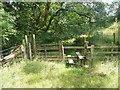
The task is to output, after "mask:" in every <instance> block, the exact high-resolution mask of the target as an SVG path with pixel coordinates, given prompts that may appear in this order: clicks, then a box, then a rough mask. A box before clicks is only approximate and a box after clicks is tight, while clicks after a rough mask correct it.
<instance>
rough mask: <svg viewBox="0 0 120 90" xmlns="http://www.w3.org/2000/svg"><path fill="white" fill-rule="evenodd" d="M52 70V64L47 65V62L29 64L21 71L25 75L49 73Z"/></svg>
mask: <svg viewBox="0 0 120 90" xmlns="http://www.w3.org/2000/svg"><path fill="white" fill-rule="evenodd" d="M53 68H54V64H49V63H48V62H39V61H34V62H31V63H30V62H29V63H27V64H26V65H25V66H24V67H23V71H24V72H25V73H26V74H30V73H32V74H36V73H41V72H42V71H46V72H47V71H50V70H52V69H53Z"/></svg>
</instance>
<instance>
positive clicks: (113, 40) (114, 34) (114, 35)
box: [113, 33, 116, 44]
mask: <svg viewBox="0 0 120 90" xmlns="http://www.w3.org/2000/svg"><path fill="white" fill-rule="evenodd" d="M115 39H116V37H115V33H113V42H114V44H115V42H116V40H115Z"/></svg>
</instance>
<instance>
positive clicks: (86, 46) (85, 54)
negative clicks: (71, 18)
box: [83, 38, 88, 65]
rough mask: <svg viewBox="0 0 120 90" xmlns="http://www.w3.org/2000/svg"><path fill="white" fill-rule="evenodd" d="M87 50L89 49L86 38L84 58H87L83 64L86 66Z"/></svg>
mask: <svg viewBox="0 0 120 90" xmlns="http://www.w3.org/2000/svg"><path fill="white" fill-rule="evenodd" d="M87 48H88V41H86V38H85V39H84V56H85V60H84V62H83V64H84V65H85V62H86V60H87Z"/></svg>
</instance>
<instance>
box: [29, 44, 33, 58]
mask: <svg viewBox="0 0 120 90" xmlns="http://www.w3.org/2000/svg"><path fill="white" fill-rule="evenodd" d="M29 59H30V60H31V59H32V50H31V44H30V43H29Z"/></svg>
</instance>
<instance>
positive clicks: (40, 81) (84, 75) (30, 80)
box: [0, 60, 118, 89]
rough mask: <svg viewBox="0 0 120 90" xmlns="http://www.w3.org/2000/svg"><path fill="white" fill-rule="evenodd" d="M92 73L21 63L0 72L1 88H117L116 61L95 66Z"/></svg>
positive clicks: (48, 64) (60, 65) (57, 65)
mask: <svg viewBox="0 0 120 90" xmlns="http://www.w3.org/2000/svg"><path fill="white" fill-rule="evenodd" d="M94 67H95V68H93V70H92V71H88V70H86V69H84V68H83V69H82V68H75V67H69V68H66V67H65V65H64V63H55V62H47V61H37V60H36V61H21V62H20V63H15V64H13V65H11V66H9V67H3V68H1V69H0V77H1V79H0V89H1V88H117V87H118V71H117V69H118V66H117V62H115V61H113V62H106V63H104V64H102V63H97V64H95V66H94Z"/></svg>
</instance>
